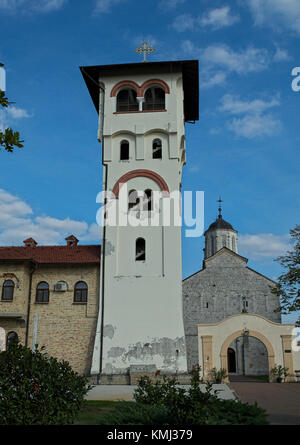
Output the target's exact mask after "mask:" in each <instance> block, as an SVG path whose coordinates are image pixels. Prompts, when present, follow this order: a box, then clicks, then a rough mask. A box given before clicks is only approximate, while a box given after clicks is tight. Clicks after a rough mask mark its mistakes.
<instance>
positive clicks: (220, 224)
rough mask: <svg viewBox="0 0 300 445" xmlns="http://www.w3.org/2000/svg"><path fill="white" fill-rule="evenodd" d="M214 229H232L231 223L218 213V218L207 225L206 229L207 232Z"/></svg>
mask: <svg viewBox="0 0 300 445" xmlns="http://www.w3.org/2000/svg"><path fill="white" fill-rule="evenodd" d="M216 229H228V230H234V228H233V227H232V225H231V224H229V222H227V221H225V219H223V218H222V215H219V216H218V218H217V219H216V220H215V221H214V222H213V223H212V224H211V225H210V226H209V228H208V229H207V232H209V231H210V230H216Z"/></svg>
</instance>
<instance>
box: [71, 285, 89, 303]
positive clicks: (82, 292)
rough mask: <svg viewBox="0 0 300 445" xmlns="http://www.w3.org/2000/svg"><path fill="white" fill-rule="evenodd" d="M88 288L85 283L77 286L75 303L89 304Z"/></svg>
mask: <svg viewBox="0 0 300 445" xmlns="http://www.w3.org/2000/svg"><path fill="white" fill-rule="evenodd" d="M87 296H88V286H87V284H86V283H85V282H84V281H79V282H78V283H76V284H75V289H74V303H87Z"/></svg>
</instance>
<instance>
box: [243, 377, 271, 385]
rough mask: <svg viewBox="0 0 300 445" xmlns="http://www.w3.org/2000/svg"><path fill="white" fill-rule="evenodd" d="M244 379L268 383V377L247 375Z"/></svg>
mask: <svg viewBox="0 0 300 445" xmlns="http://www.w3.org/2000/svg"><path fill="white" fill-rule="evenodd" d="M246 377H251V379H257V380H262V381H263V382H267V383H268V382H269V376H268V375H247V376H246Z"/></svg>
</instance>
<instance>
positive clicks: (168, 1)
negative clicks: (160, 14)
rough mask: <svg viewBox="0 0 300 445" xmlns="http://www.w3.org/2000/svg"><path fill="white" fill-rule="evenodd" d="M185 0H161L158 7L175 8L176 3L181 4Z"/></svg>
mask: <svg viewBox="0 0 300 445" xmlns="http://www.w3.org/2000/svg"><path fill="white" fill-rule="evenodd" d="M185 1H186V0H161V1H160V2H159V7H160V8H161V9H165V10H170V9H175V8H177V6H178V5H182V4H183V3H185Z"/></svg>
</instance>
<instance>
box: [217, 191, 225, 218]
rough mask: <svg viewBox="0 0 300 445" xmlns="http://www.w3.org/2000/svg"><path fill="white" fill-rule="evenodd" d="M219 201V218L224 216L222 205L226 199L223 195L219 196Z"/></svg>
mask: <svg viewBox="0 0 300 445" xmlns="http://www.w3.org/2000/svg"><path fill="white" fill-rule="evenodd" d="M217 202H218V203H219V218H222V207H221V204H222V202H224V201H223V200H222V199H221V196H220V197H219V199H218V201H217Z"/></svg>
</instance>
